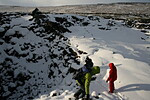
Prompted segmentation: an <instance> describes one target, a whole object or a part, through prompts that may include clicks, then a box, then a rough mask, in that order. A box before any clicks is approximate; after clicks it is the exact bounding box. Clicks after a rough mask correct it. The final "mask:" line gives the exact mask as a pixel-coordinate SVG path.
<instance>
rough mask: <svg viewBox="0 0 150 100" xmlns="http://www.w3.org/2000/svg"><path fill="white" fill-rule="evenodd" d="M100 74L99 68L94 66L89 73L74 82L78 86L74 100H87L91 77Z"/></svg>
mask: <svg viewBox="0 0 150 100" xmlns="http://www.w3.org/2000/svg"><path fill="white" fill-rule="evenodd" d="M98 73H100V67H98V66H94V67H92V68H91V71H90V72H87V73H86V74H85V75H84V76H83V77H81V78H80V80H76V82H77V84H78V85H79V86H80V89H79V90H78V91H77V92H76V93H75V94H74V97H75V98H76V99H79V98H83V97H84V100H89V99H90V95H89V87H90V82H91V79H92V76H93V75H95V74H98Z"/></svg>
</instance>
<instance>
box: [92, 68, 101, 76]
mask: <svg viewBox="0 0 150 100" xmlns="http://www.w3.org/2000/svg"><path fill="white" fill-rule="evenodd" d="M91 73H92V75H95V74H98V73H100V67H99V66H94V67H92V72H91Z"/></svg>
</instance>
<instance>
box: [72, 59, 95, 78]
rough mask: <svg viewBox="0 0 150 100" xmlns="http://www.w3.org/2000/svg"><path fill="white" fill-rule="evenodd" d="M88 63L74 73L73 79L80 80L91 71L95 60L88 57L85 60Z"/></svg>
mask: <svg viewBox="0 0 150 100" xmlns="http://www.w3.org/2000/svg"><path fill="white" fill-rule="evenodd" d="M85 62H86V64H85V65H84V66H83V67H82V68H79V69H78V70H77V71H76V73H75V74H74V75H73V79H75V80H79V79H81V78H82V77H83V76H84V75H85V74H86V73H88V72H91V70H92V67H93V62H92V60H91V59H90V58H89V57H87V58H86V60H85Z"/></svg>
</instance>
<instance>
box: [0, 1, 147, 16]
mask: <svg viewBox="0 0 150 100" xmlns="http://www.w3.org/2000/svg"><path fill="white" fill-rule="evenodd" d="M38 8H39V9H40V11H42V12H45V13H61V14H66V13H67V14H94V13H95V14H103V13H104V14H106V13H108V14H113V13H114V14H125V15H127V14H131V15H150V2H147V3H146V2H143V3H141V2H132V3H129V2H118V3H110V4H87V5H66V6H46V7H38ZM137 8H138V9H137ZM33 9H35V7H21V6H8V5H6V6H4V5H0V12H28V13H30V12H31V11H33Z"/></svg>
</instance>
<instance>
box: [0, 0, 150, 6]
mask: <svg viewBox="0 0 150 100" xmlns="http://www.w3.org/2000/svg"><path fill="white" fill-rule="evenodd" d="M120 1H121V2H131V1H132V2H150V0H0V5H14V6H60V5H76V4H96V3H114V2H120Z"/></svg>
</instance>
